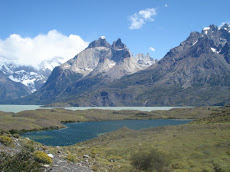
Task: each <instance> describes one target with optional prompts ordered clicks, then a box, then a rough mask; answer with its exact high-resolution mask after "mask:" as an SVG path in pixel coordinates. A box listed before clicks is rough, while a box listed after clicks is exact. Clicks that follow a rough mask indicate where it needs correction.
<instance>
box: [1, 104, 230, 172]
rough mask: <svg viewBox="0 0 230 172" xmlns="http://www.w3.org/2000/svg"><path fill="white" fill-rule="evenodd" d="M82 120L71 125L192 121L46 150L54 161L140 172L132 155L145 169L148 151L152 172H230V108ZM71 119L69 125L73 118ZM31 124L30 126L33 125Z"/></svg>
mask: <svg viewBox="0 0 230 172" xmlns="http://www.w3.org/2000/svg"><path fill="white" fill-rule="evenodd" d="M55 111H56V112H60V111H63V110H62V109H57V110H55ZM29 112H31V111H29ZM29 112H26V113H25V112H24V113H20V114H13V116H11V117H9V118H8V119H10V118H15V117H16V116H17V115H18V116H20V119H21V120H23V119H27V118H29V115H28V116H26V114H27V113H28V114H31V113H29ZM33 112H34V113H35V114H34V115H35V117H36V118H37V117H38V116H39V115H38V114H37V112H38V111H33ZM39 112H40V111H39ZM48 112H49V113H48ZM48 112H47V111H46V113H48V114H52V113H51V110H48ZM69 113H72V112H69ZM73 113H77V112H73ZM78 113H80V112H78ZM23 114H24V115H23ZM39 114H40V113H39ZM60 114H61V112H60ZM80 114H81V115H78V116H77V117H78V118H76V119H75V120H81V121H87V120H95V121H96V120H105V119H106V120H108V119H109V118H111V119H112V120H117V119H122V118H123V119H135V118H137V119H146V118H148V119H151V118H160V117H161V118H181V119H185V118H187V119H188V118H193V119H196V120H194V121H193V122H191V123H189V124H186V125H179V126H168V127H159V128H150V129H143V130H139V131H134V130H130V129H128V128H122V129H119V130H117V131H115V132H112V133H108V134H104V135H101V136H99V137H97V138H95V139H92V140H89V141H86V142H82V143H79V144H76V145H73V146H66V147H45V150H46V152H49V153H52V154H53V155H55V156H56V155H58V154H59V153H60V154H61V155H63V156H64V159H65V160H66V161H68V162H69V163H73V164H78V165H83V166H89V167H90V168H91V169H92V170H94V171H100V172H102V171H114V172H128V171H133V172H135V171H141V170H140V169H138V167H140V166H138V165H135V163H134V160H135V155H140V156H139V157H140V158H141V159H140V162H139V165H140V164H141V163H145V160H146V155H145V154H141V153H140V152H146V154H148V153H149V152H151V151H152V150H155V152H158V153H156V155H153V157H154V156H155V157H154V158H155V160H157V161H158V160H159V159H160V160H161V161H160V160H159V161H158V162H160V164H159V163H158V167H159V168H158V169H156V170H155V171H165V172H166V171H172V172H190V171H191V172H228V171H229V169H230V107H219V108H217V107H216V108H215V107H205V108H194V109H173V110H170V111H165V112H162V111H158V112H146V113H145V112H144V113H143V112H135V113H134V112H132V113H130V112H127V111H124V112H117V111H116V112H115V113H114V111H111V112H109V111H103V112H101V111H94V113H93V110H92V112H91V111H84V112H81V113H80ZM18 116H17V117H18ZM25 116H26V117H25ZM51 116H52V115H51ZM51 116H49V117H47V118H50V117H51ZM40 117H41V116H40ZM112 117H113V118H112ZM5 119H6V117H5ZM56 119H58V120H59V122H60V121H63V119H60V118H59V115H57V118H56ZM70 119H71V120H73V118H69V120H70ZM27 120H28V119H27ZM30 120H31V121H33V120H32V119H30ZM9 121H10V120H9ZM66 121H67V120H66ZM73 121H74V120H73ZM0 126H2V125H0ZM5 126H6V125H5ZM8 126H9V125H8ZM32 126H33V125H32ZM41 128H42V127H41ZM9 129H12V128H8V130H9ZM18 129H19V128H18ZM31 129H33V128H31ZM138 153H139V154H138ZM159 153H160V154H159ZM161 155H162V156H163V159H162V156H161ZM142 157H143V158H142ZM166 159H167V163H166ZM151 160H152V159H151V158H150V159H148V161H150V162H152V161H151ZM148 165H149V164H148V163H147V164H145V166H146V167H147V166H148ZM155 168H156V166H155V167H152V169H145V170H143V171H154V169H155Z"/></svg>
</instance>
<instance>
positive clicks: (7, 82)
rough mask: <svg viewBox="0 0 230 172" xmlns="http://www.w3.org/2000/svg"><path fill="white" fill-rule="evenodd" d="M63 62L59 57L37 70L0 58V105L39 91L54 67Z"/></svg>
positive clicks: (43, 63) (43, 64)
mask: <svg viewBox="0 0 230 172" xmlns="http://www.w3.org/2000/svg"><path fill="white" fill-rule="evenodd" d="M63 62H64V59H63V58H61V57H54V58H52V59H50V60H47V61H43V62H42V63H41V64H39V67H38V68H35V67H32V66H25V65H19V64H16V63H15V62H14V61H13V60H8V59H6V58H4V57H0V72H1V82H0V87H1V88H2V90H1V95H0V99H1V103H8V102H9V101H11V100H13V99H17V98H20V97H24V96H26V95H28V94H31V93H33V92H35V91H36V90H38V89H40V88H41V87H42V85H43V84H44V83H45V82H46V80H47V79H48V77H49V75H50V74H51V72H52V70H53V68H54V67H56V66H58V65H60V64H61V63H63Z"/></svg>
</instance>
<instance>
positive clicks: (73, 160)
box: [66, 153, 76, 162]
mask: <svg viewBox="0 0 230 172" xmlns="http://www.w3.org/2000/svg"><path fill="white" fill-rule="evenodd" d="M66 159H67V160H68V161H71V162H75V161H76V156H75V155H73V154H71V153H68V155H67V157H66Z"/></svg>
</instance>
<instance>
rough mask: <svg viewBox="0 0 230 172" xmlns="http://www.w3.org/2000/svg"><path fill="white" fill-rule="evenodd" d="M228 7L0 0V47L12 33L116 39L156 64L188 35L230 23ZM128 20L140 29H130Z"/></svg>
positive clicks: (164, 0) (149, 0) (170, 1)
mask: <svg viewBox="0 0 230 172" xmlns="http://www.w3.org/2000/svg"><path fill="white" fill-rule="evenodd" d="M229 7H230V1H229V0H218V1H217V0H0V23H1V24H0V44H1V42H2V44H3V42H4V41H5V40H6V39H7V38H9V37H10V35H12V34H17V35H20V36H21V38H31V39H33V38H35V37H36V36H38V35H40V34H44V35H46V34H48V32H49V31H51V30H56V31H57V32H58V33H60V34H62V35H64V36H67V37H68V36H69V35H71V34H72V35H78V36H80V37H81V38H82V39H83V40H84V41H85V42H87V43H88V42H91V41H93V40H95V39H98V38H99V37H100V36H102V35H104V36H105V37H106V39H107V41H108V42H110V43H112V42H113V41H114V40H116V39H118V38H121V39H122V41H123V42H124V43H125V44H126V45H127V47H128V48H129V49H130V50H131V52H132V53H134V54H137V53H145V54H146V53H150V55H151V56H152V57H153V58H157V59H160V58H162V57H163V56H164V55H165V54H166V53H167V52H168V51H169V50H170V49H171V48H173V47H175V46H177V45H179V44H180V42H182V41H184V40H185V39H186V38H187V37H188V35H189V33H190V32H192V31H199V32H200V31H201V30H202V28H204V27H206V26H209V25H210V24H215V25H217V26H219V25H221V23H222V22H228V23H229V22H230V13H229ZM151 10H152V11H151ZM140 11H142V12H140ZM146 11H147V12H148V11H150V12H149V13H146ZM132 17H136V19H137V20H138V21H140V20H141V22H142V25H139V26H138V27H137V28H135V27H134V28H131V24H132V23H131V18H132ZM139 24H140V23H139ZM4 43H5V42H4ZM76 45H77V44H76ZM84 46H85V45H84ZM84 46H82V47H84ZM4 47H6V46H4ZM150 47H152V50H155V51H151V50H150ZM2 49H3V48H2ZM76 49H77V48H76ZM0 50H1V47H0ZM9 50H10V51H14V49H10V48H9ZM0 52H1V51H0ZM5 54H6V53H5ZM0 55H2V54H0ZM5 56H7V55H5Z"/></svg>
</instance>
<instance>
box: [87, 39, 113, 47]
mask: <svg viewBox="0 0 230 172" xmlns="http://www.w3.org/2000/svg"><path fill="white" fill-rule="evenodd" d="M95 47H106V48H111V45H110V44H109V43H108V42H107V41H106V39H105V37H100V38H99V39H98V40H95V41H93V42H91V43H90V44H89V46H88V47H87V48H95Z"/></svg>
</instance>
